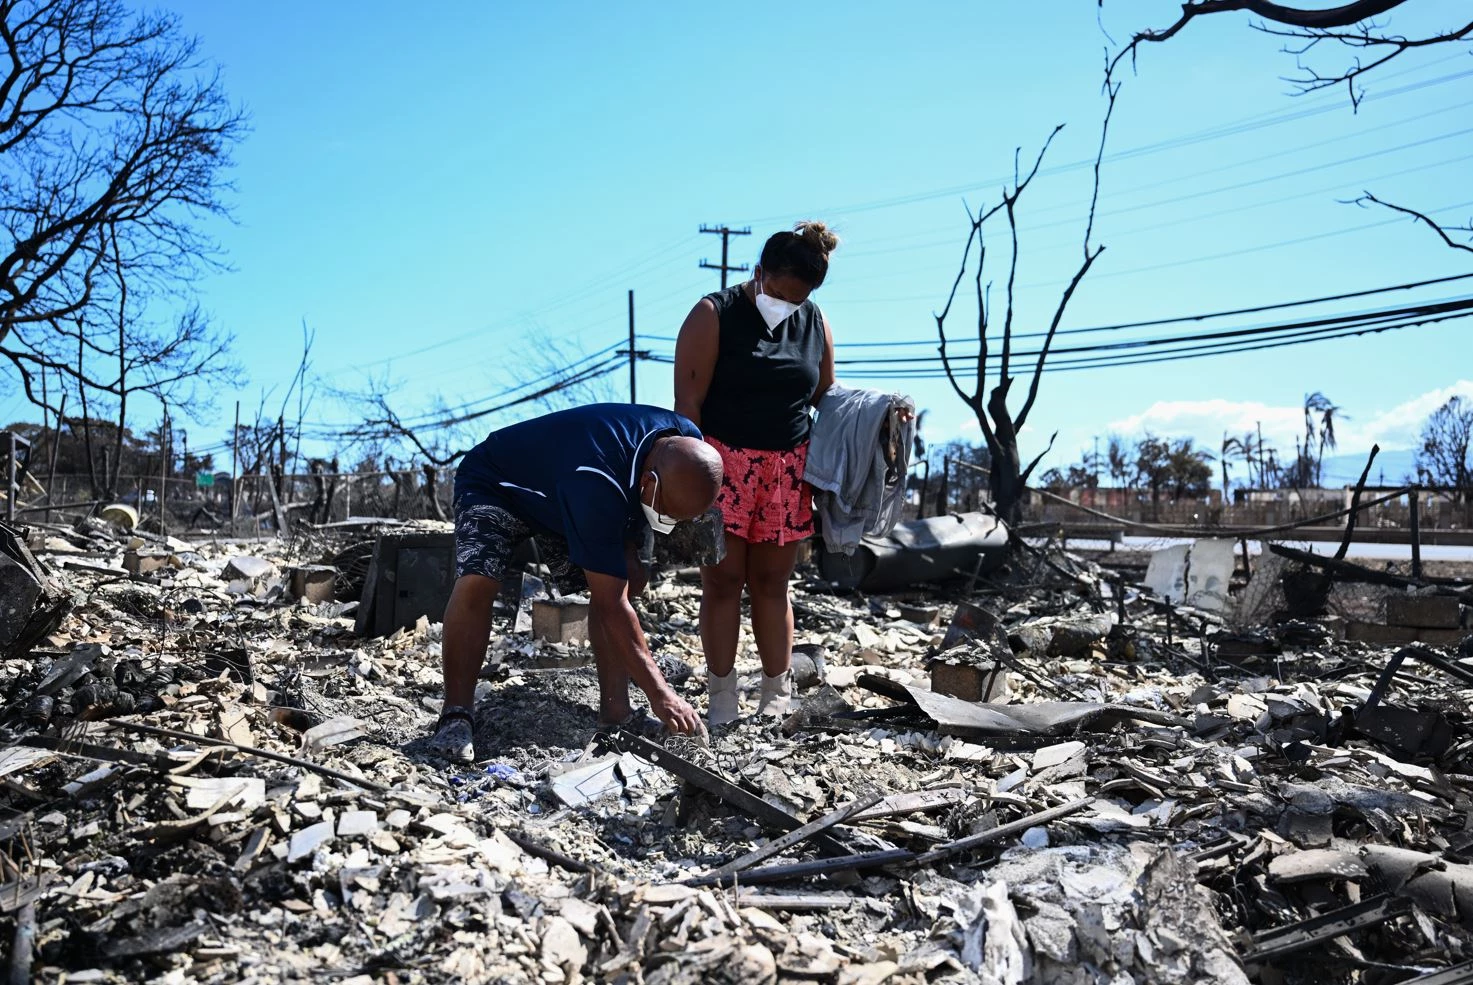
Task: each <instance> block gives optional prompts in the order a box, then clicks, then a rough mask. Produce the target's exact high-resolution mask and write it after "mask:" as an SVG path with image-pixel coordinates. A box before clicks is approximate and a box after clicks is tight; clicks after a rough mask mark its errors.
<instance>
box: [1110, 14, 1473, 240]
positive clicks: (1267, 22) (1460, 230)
mask: <svg viewBox="0 0 1473 985" xmlns="http://www.w3.org/2000/svg"><path fill="white" fill-rule="evenodd" d="M1104 2H1105V0H1098V3H1099V6H1100V7H1104ZM1429 6H1430V5H1429V4H1427V3H1425V2H1424V3H1418V2H1416V0H1352V2H1349V3H1342V4H1339V5H1337V6H1334V7H1327V8H1313V7H1298V6H1293V5H1290V4H1284V3H1275V2H1272V0H1189V2H1187V3H1184V4H1182V5H1181V8H1180V9H1181V13H1180V16H1178V18H1177V19H1176V21H1175V22H1173V23H1172V24H1170V25H1169V26H1167V27H1164V28H1159V29H1154V30H1143V31H1137V32H1135V33H1134V34H1133V35H1132V36H1131V39H1130V42H1129V43H1128V44H1126V45H1125V47H1123V48H1122V49H1121V50H1120V51H1119V52H1118V53H1116V55H1115V56H1114V57H1113V58H1112V59H1111V60H1110V66H1109V69H1108V71H1107V73H1106V74H1107V76H1108V77H1110V78H1114V77H1115V73H1116V71H1117V70H1118V69H1119V67H1120V65H1121V63H1122V62H1124V61H1126V60H1128V61H1129V62H1130V64H1131V65H1132V66H1134V65H1135V63H1136V58H1137V55H1138V54H1139V50H1140V48H1141V46H1142V45H1146V44H1151V43H1159V42H1164V41H1169V40H1171V39H1172V38H1174V37H1175V36H1176V35H1177V34H1178V33H1180V32H1181V31H1182V30H1183V29H1184V28H1186V27H1187V25H1189V24H1191V23H1192V22H1193V21H1195V20H1197V19H1198V18H1201V17H1204V16H1207V15H1209V14H1224V13H1234V12H1245V13H1248V14H1251V15H1253V16H1256V17H1258V18H1260V22H1259V23H1256V24H1254V25H1253V27H1254V29H1255V30H1258V31H1260V32H1262V33H1264V34H1267V35H1270V36H1273V37H1277V38H1283V39H1284V48H1283V51H1284V53H1285V54H1287V55H1290V56H1292V57H1293V58H1294V60H1295V64H1296V66H1297V68H1298V75H1296V76H1292V77H1290V79H1289V81H1290V82H1291V83H1292V84H1293V85H1294V87H1295V89H1296V90H1297V91H1298V92H1299V93H1307V92H1315V91H1318V90H1321V89H1327V88H1332V87H1335V86H1340V85H1344V86H1345V88H1346V92H1347V93H1349V96H1350V102H1351V107H1352V108H1353V109H1358V108H1359V106H1360V101H1361V99H1362V98H1363V97H1364V95H1365V90H1364V89H1363V88H1361V83H1362V81H1363V79H1364V77H1365V76H1366V75H1368V74H1369V73H1371V72H1374V71H1375V70H1376V69H1379V68H1381V67H1382V66H1384V65H1385V64H1386V63H1388V62H1390V61H1392V60H1393V59H1396V58H1399V57H1401V56H1403V55H1406V54H1407V53H1408V52H1413V51H1419V50H1423V49H1426V48H1430V47H1436V46H1446V45H1464V46H1470V47H1473V16H1470V15H1469V13H1468V11H1467V8H1466V6H1465V7H1464V9H1463V10H1462V11H1461V13H1460V15H1459V16H1457V17H1456V19H1455V20H1454V22H1453V23H1452V24H1450V25H1449V26H1448V27H1446V28H1445V29H1442V30H1435V31H1429V32H1424V33H1421V34H1420V35H1415V36H1408V35H1405V34H1399V33H1396V32H1395V31H1393V30H1391V25H1390V22H1389V21H1387V22H1377V21H1375V20H1373V18H1379V17H1381V16H1382V15H1383V14H1389V13H1391V12H1392V11H1394V10H1397V9H1398V8H1400V9H1401V10H1402V12H1409V11H1411V10H1412V9H1414V8H1415V9H1417V10H1422V9H1426V8H1428V7H1429ZM1449 9H1451V5H1449ZM1465 18H1467V19H1466V21H1465V20H1464V19H1465ZM1326 48H1331V49H1339V50H1343V51H1344V52H1345V53H1346V54H1347V55H1348V56H1349V64H1346V63H1345V61H1343V60H1342V61H1340V62H1339V63H1338V64H1339V67H1337V68H1335V69H1332V70H1328V71H1321V70H1320V69H1317V68H1315V67H1313V66H1312V65H1310V64H1309V63H1308V59H1309V58H1310V57H1311V55H1313V54H1318V53H1319V52H1321V51H1323V50H1325V49H1326ZM1362 55H1365V56H1368V57H1367V59H1366V60H1362ZM1354 204H1356V205H1359V206H1362V207H1366V206H1372V205H1375V206H1380V207H1382V208H1387V209H1390V210H1392V211H1394V212H1400V213H1402V214H1403V215H1406V216H1409V217H1410V218H1411V219H1412V220H1413V221H1414V222H1421V223H1424V224H1426V225H1427V226H1428V227H1429V228H1430V229H1432V230H1433V231H1434V232H1435V233H1436V234H1437V235H1438V236H1439V237H1440V238H1441V239H1442V240H1443V242H1444V243H1446V244H1447V245H1448V246H1449V247H1452V248H1454V249H1458V250H1466V251H1468V252H1470V253H1473V219H1469V220H1468V221H1467V222H1465V223H1463V224H1462V225H1448V224H1446V223H1442V222H1439V221H1437V220H1436V219H1433V218H1432V217H1430V216H1428V215H1427V214H1425V213H1423V212H1420V211H1418V210H1416V209H1413V208H1408V207H1406V206H1403V205H1396V204H1393V203H1390V202H1385V201H1382V200H1381V199H1379V198H1377V197H1376V196H1375V195H1373V194H1371V193H1370V192H1365V193H1364V194H1362V195H1361V196H1360V197H1359V198H1357V199H1355V200H1354ZM1464 239H1467V240H1468V242H1467V243H1465V242H1463V241H1462V240H1464Z"/></svg>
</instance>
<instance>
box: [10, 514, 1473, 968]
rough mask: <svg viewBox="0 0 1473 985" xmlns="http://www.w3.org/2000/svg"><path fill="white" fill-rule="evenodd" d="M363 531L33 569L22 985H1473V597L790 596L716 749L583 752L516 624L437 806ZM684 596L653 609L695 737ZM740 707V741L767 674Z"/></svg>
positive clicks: (428, 709)
mask: <svg viewBox="0 0 1473 985" xmlns="http://www.w3.org/2000/svg"><path fill="white" fill-rule="evenodd" d="M426 526H427V525H420V528H424V527H426ZM401 527H402V525H401ZM382 529H384V527H383V526H380V527H372V526H359V527H354V526H351V525H349V526H343V525H335V527H334V528H314V529H304V530H303V531H302V532H300V533H299V535H298V536H297V537H295V538H294V539H292V540H291V541H254V542H253V541H215V540H210V539H191V540H180V539H176V538H168V537H163V536H161V535H158V534H147V533H144V532H142V531H129V530H120V529H116V528H113V527H110V526H108V525H107V524H105V523H102V522H100V521H96V520H89V521H84V522H82V523H80V524H78V525H76V526H66V525H59V524H57V525H36V526H34V527H31V528H29V531H28V535H27V536H26V537H25V538H24V541H23V543H24V545H26V546H27V548H28V551H29V554H30V555H33V556H34V557H33V558H28V557H26V556H25V555H26V553H27V552H26V551H25V550H21V551H18V552H17V551H14V550H12V551H11V553H10V554H9V555H7V557H8V558H9V560H8V562H7V563H8V564H9V566H10V568H9V569H7V568H0V609H3V603H4V601H5V597H4V593H5V592H11V593H12V595H14V593H15V592H16V591H17V589H16V585H18V584H20V581H17V580H15V579H10V580H7V578H6V577H4V576H5V574H6V571H7V570H10V569H16V568H20V567H22V566H25V565H30V564H31V563H32V560H34V568H33V571H36V572H40V573H41V577H42V578H44V579H45V580H47V582H48V584H47V586H46V589H47V590H46V592H42V593H40V594H39V595H38V594H37V593H35V592H33V593H32V596H31V597H30V600H31V602H32V604H34V606H35V607H36V608H37V610H38V611H40V610H41V609H44V608H45V605H46V604H50V605H51V609H50V610H49V612H47V613H45V614H46V615H47V618H46V619H45V620H44V622H45V625H44V626H43V627H42V628H43V629H44V632H40V633H39V635H38V634H37V633H36V632H31V633H29V634H27V633H25V632H22V631H21V630H20V629H19V628H16V627H19V626H20V625H21V624H22V623H23V622H24V621H25V615H26V614H25V613H21V614H20V615H17V614H16V612H17V610H16V609H15V607H12V609H11V610H9V611H10V618H11V620H12V627H13V631H12V632H11V633H10V634H9V635H10V637H11V639H9V641H8V642H5V643H4V645H3V646H0V652H3V650H4V646H9V647H10V653H9V655H8V657H7V658H6V659H5V660H4V662H3V664H0V689H3V690H0V693H3V720H0V937H3V939H4V940H5V941H6V944H7V949H8V957H7V961H8V968H7V972H8V974H9V975H10V976H11V977H10V978H9V979H8V980H10V981H24V980H34V981H40V982H117V981H158V982H169V983H186V982H262V983H265V982H291V981H314V982H318V981H333V982H343V983H352V985H368V983H379V982H386V983H404V985H407V983H416V982H445V981H472V982H544V983H549V985H557V983H564V982H569V983H571V982H594V981H597V982H628V983H637V982H643V983H649V985H656V983H658V985H674V983H698V982H702V983H704V982H779V981H781V982H822V983H842V985H861V983H863V985H872V983H873V985H878V983H894V985H902V983H905V985H912V983H923V982H984V983H998V985H1001V983H1007V985H1018V983H1065V985H1106V983H1109V985H1125V983H1137V985H1144V983H1158V982H1159V983H1183V985H1186V983H1204V982H1205V983H1238V982H1262V983H1339V982H1347V983H1350V982H1363V983H1390V982H1404V981H1416V982H1423V983H1437V985H1447V983H1452V982H1466V981H1473V813H1470V803H1473V801H1470V798H1473V761H1470V760H1473V727H1470V725H1473V713H1470V697H1473V653H1470V643H1469V640H1468V637H1467V635H1466V634H1467V632H1468V627H1469V621H1468V619H1469V606H1468V603H1469V602H1470V601H1473V591H1470V588H1469V583H1468V582H1466V581H1458V580H1457V579H1456V578H1450V577H1443V578H1431V577H1429V578H1426V579H1409V578H1405V577H1392V578H1381V579H1380V582H1381V583H1376V580H1375V579H1374V578H1373V579H1371V580H1370V581H1361V580H1357V579H1356V577H1355V576H1354V572H1348V571H1347V570H1345V569H1348V568H1350V567H1353V566H1350V565H1346V566H1344V568H1342V569H1340V570H1336V571H1328V570H1326V569H1323V568H1317V567H1314V566H1312V565H1305V564H1303V563H1301V561H1300V560H1298V559H1293V558H1286V557H1281V556H1278V555H1275V556H1273V557H1269V556H1265V557H1264V558H1262V559H1260V560H1259V562H1258V563H1257V564H1256V565H1255V571H1254V572H1253V576H1252V580H1251V582H1249V583H1247V584H1241V582H1243V577H1242V575H1239V576H1238V578H1237V581H1236V582H1235V584H1234V591H1233V593H1232V597H1231V598H1230V599H1227V600H1226V604H1225V605H1220V606H1199V605H1192V604H1187V603H1186V602H1183V601H1176V602H1173V601H1171V600H1169V599H1168V598H1166V597H1163V595H1162V594H1160V593H1158V592H1156V591H1153V590H1149V589H1147V588H1145V587H1144V586H1143V585H1134V584H1131V583H1130V581H1129V580H1128V579H1126V578H1123V577H1121V576H1119V575H1118V574H1116V573H1115V572H1112V571H1110V570H1106V569H1104V568H1101V567H1099V566H1098V565H1097V564H1095V563H1094V562H1092V561H1090V560H1088V559H1086V558H1082V557H1080V556H1077V555H1073V554H1069V553H1067V552H1064V551H1062V550H1058V549H1055V548H1052V547H1047V546H1046V547H1044V548H1041V549H1039V548H1032V547H1029V548H1025V549H1022V550H1020V551H1018V552H1016V553H1015V554H1014V555H1013V558H1012V560H1011V561H1010V562H1009V563H1008V564H1007V565H1006V566H1005V567H1004V568H1003V569H1000V570H998V571H995V572H993V573H991V574H990V575H982V576H978V575H977V574H976V573H973V575H972V576H971V577H970V578H962V579H960V580H959V581H957V582H953V583H950V584H945V585H941V586H916V587H914V588H912V589H909V590H907V591H906V592H903V593H900V594H896V595H890V596H867V595H861V594H859V593H856V592H836V591H831V590H829V589H828V586H826V585H825V584H823V583H821V582H819V581H818V579H817V578H816V576H815V575H814V573H813V571H812V569H811V568H800V572H799V579H800V580H799V581H798V582H796V583H795V587H794V609H795V621H796V625H797V643H798V645H797V646H796V648H795V651H796V652H795V664H794V671H795V677H796V687H795V701H794V707H793V709H792V712H791V714H790V715H789V716H788V717H787V718H786V719H783V720H776V719H758V718H755V717H746V718H744V719H742V720H741V721H740V722H738V723H737V724H735V725H734V726H731V727H728V728H724V729H720V730H718V731H716V732H715V733H714V734H712V735H711V736H710V737H709V742H708V743H707V742H702V741H699V740H695V739H690V738H682V737H668V736H664V735H662V734H661V733H660V732H659V730H658V729H657V728H656V727H655V726H657V725H658V723H656V722H653V720H648V721H646V722H645V723H644V725H643V726H638V725H636V726H629V727H625V728H622V729H617V730H604V731H597V730H596V729H595V709H596V704H597V694H598V692H597V683H596V678H595V676H594V671H593V665H592V656H591V650H589V649H588V647H587V644H586V642H584V641H583V640H581V639H578V638H577V636H576V625H577V623H576V620H574V619H568V618H565V617H559V618H557V619H554V620H553V621H552V628H546V627H543V626H539V627H538V632H536V633H535V634H534V633H533V632H531V623H532V619H531V612H530V611H529V607H528V606H527V605H526V604H521V605H519V604H518V599H517V598H516V597H515V596H513V597H511V598H510V599H509V600H508V605H507V608H506V610H505V611H504V612H500V613H498V616H497V620H496V634H495V636H494V639H493V645H492V650H491V653H490V656H489V658H488V662H487V666H486V668H485V671H484V672H483V675H482V678H483V679H482V681H481V682H480V686H479V691H478V697H479V701H478V708H477V716H478V724H477V758H478V762H477V763H476V764H475V765H474V766H472V767H465V768H460V767H454V766H450V765H447V764H445V763H442V762H440V761H438V760H435V759H433V758H431V757H429V756H427V755H426V754H425V752H424V748H423V747H424V737H425V735H426V732H427V729H428V728H429V726H430V724H431V723H432V722H433V721H434V718H435V716H436V713H437V709H438V702H439V696H440V695H439V690H440V670H439V646H440V642H439V631H440V627H439V625H438V624H436V623H434V622H432V621H430V620H428V619H425V618H421V619H419V620H418V621H417V622H416V623H415V624H413V625H408V626H404V627H400V628H398V629H396V630H394V631H393V632H391V633H389V634H388V635H385V636H367V635H359V632H358V631H357V627H356V622H357V621H356V618H355V617H356V615H357V611H358V608H359V606H360V605H361V604H363V603H362V602H360V600H359V598H358V596H359V594H361V593H362V592H363V590H364V589H363V582H364V579H365V573H364V568H365V563H364V559H365V557H366V556H367V555H366V554H365V547H364V545H365V544H368V545H370V546H371V544H372V541H373V538H374V537H375V536H376V535H377V533H378V532H381V530H382ZM416 529H419V528H416ZM435 529H438V530H443V529H445V528H444V527H443V526H442V527H439V528H435ZM1204 556H1205V554H1204ZM692 574H693V572H690V571H688V570H666V571H664V572H663V573H661V574H660V575H659V576H658V577H657V578H656V579H655V580H654V581H653V582H652V584H651V586H650V588H649V590H648V591H647V593H646V595H645V597H644V598H643V599H642V600H641V601H640V602H639V603H638V605H637V608H639V610H640V612H641V617H642V619H643V620H644V622H645V628H646V631H647V633H648V635H649V639H650V642H651V647H652V649H653V650H654V651H655V652H656V653H657V654H658V655H659V658H660V661H661V664H662V667H664V668H665V669H666V671H667V676H670V677H671V678H672V681H673V682H678V683H677V689H678V690H680V691H681V692H682V693H684V694H685V695H687V696H688V697H689V698H691V700H692V701H693V702H694V703H696V704H697V705H698V706H700V705H701V704H702V702H703V693H702V692H703V691H704V680H705V672H704V665H703V663H702V659H701V647H700V640H699V636H698V632H697V610H698V605H699V581H698V579H695V578H693V577H692ZM18 577H19V576H17V578H18ZM1316 578H1318V579H1319V583H1317V585H1315V586H1311V587H1312V588H1314V589H1315V590H1312V591H1309V592H1308V594H1309V595H1310V596H1315V595H1316V592H1318V598H1317V599H1315V598H1311V599H1310V600H1309V604H1308V606H1307V607H1306V602H1305V595H1306V592H1305V587H1304V583H1305V582H1306V581H1314V580H1315V579H1316ZM1321 589H1322V590H1321ZM58 600H60V601H59V602H58ZM1316 603H1317V604H1316ZM561 604H562V605H564V606H567V605H570V604H571V605H576V600H574V601H573V602H572V603H569V602H568V601H567V600H563V602H562V603H561ZM513 627H520V628H519V629H516V630H515V631H509V630H512V629H513ZM570 627H571V628H570ZM1354 627H1362V628H1360V629H1355V628H1354ZM1363 627H1379V629H1365V628H1363ZM1432 630H1440V632H1432ZM549 637H550V638H549ZM738 669H739V671H741V672H742V673H743V676H744V680H745V682H746V684H747V685H748V686H749V687H750V689H751V693H750V694H748V695H747V696H746V697H745V698H744V704H745V708H746V709H747V710H748V711H750V710H751V708H752V707H754V705H755V688H756V681H757V676H758V672H759V665H758V663H757V660H756V656H755V650H754V649H753V648H752V647H751V646H750V639H749V638H746V637H744V639H743V647H742V653H741V656H740V658H739V661H738ZM17 975H19V976H21V977H18V978H17V977H16V976H17Z"/></svg>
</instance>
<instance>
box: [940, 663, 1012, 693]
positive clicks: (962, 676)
mask: <svg viewBox="0 0 1473 985" xmlns="http://www.w3.org/2000/svg"><path fill="white" fill-rule="evenodd" d="M989 677H990V678H991V679H992V680H991V683H992V686H991V688H989V687H988V678H989ZM931 690H932V691H935V692H936V693H937V694H949V695H951V696H952V697H954V698H961V699H962V700H963V701H1004V700H1006V699H1007V696H1008V675H1007V671H1005V670H1001V669H999V670H998V671H997V672H996V673H995V674H994V673H993V665H992V664H982V665H978V664H970V663H967V664H962V663H933V664H932V665H931Z"/></svg>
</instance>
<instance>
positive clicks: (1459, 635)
mask: <svg viewBox="0 0 1473 985" xmlns="http://www.w3.org/2000/svg"><path fill="white" fill-rule="evenodd" d="M1467 635H1468V633H1467V632H1465V631H1464V630H1461V629H1419V630H1417V640H1418V641H1419V642H1422V643H1426V644H1427V645H1429V646H1455V645H1456V644H1458V643H1461V642H1463V637H1465V636H1467Z"/></svg>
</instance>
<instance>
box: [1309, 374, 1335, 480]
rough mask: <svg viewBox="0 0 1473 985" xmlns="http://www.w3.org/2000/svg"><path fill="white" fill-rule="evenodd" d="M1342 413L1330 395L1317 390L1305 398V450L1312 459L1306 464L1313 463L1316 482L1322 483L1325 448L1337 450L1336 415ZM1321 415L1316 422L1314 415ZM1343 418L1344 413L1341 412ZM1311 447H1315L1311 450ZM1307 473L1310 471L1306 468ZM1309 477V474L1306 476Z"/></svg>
mask: <svg viewBox="0 0 1473 985" xmlns="http://www.w3.org/2000/svg"><path fill="white" fill-rule="evenodd" d="M1338 413H1340V408H1339V407H1337V406H1336V405H1335V404H1334V402H1333V401H1331V400H1330V398H1329V397H1327V396H1325V395H1324V394H1323V393H1321V392H1320V391H1318V390H1316V391H1315V392H1314V393H1311V394H1309V395H1308V396H1306V397H1305V398H1304V452H1303V456H1304V458H1305V459H1309V460H1310V461H1307V462H1306V465H1310V464H1312V465H1313V469H1314V483H1315V485H1316V486H1318V485H1319V484H1320V476H1321V475H1322V466H1323V463H1324V460H1325V449H1326V448H1328V449H1330V450H1331V451H1334V450H1335V447H1336V440H1335V415H1336V414H1338ZM1315 414H1318V415H1319V420H1318V422H1316V420H1315V417H1314V415H1315ZM1341 417H1342V419H1343V418H1344V415H1343V414H1341ZM1311 449H1315V450H1314V451H1311ZM1305 471H1306V473H1307V472H1308V471H1309V469H1308V468H1306V469H1305ZM1305 478H1306V479H1307V478H1308V475H1306V476H1305Z"/></svg>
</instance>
